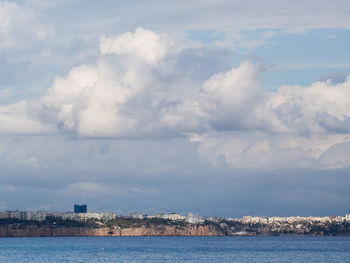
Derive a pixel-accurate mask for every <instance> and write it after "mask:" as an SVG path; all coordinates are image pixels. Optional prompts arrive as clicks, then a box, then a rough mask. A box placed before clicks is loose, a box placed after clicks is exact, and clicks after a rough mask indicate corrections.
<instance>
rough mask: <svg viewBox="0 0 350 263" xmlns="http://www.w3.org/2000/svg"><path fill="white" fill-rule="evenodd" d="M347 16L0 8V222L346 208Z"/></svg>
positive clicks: (212, 8)
mask: <svg viewBox="0 0 350 263" xmlns="http://www.w3.org/2000/svg"><path fill="white" fill-rule="evenodd" d="M349 12H350V5H349V2H348V1H345V0H335V1H332V3H331V4H329V2H328V1H327V2H326V1H323V0H319V1H314V0H309V1H289V0H287V1H261V0H252V1H235V0H234V1H232V0H231V1H228V0H217V1H211V0H206V1H203V0H202V1H197V0H195V1H183V0H179V1H176V2H165V1H157V0H151V1H128V2H125V1H112V0H102V1H92V0H85V1H83V0H70V1H68V0H52V1H43V0H28V1H0V166H1V172H0V212H1V211H7V210H16V209H19V210H25V211H39V210H46V211H58V212H62V211H71V210H72V208H71V205H72V203H87V204H89V208H90V209H91V211H96V212H114V213H116V214H128V213H129V212H136V211H138V212H140V213H144V214H152V213H168V212H177V213H182V214H185V213H187V212H193V213H195V214H198V215H202V216H222V217H240V216H243V215H256V216H293V215H295V216H297V215H299V216H326V215H332V214H335V215H344V214H349V213H350V206H349V203H350V192H349V186H350V176H349V172H350V169H349V165H350V158H349V156H350V62H349V61H350V52H349V46H350V31H349V30H350V16H349Z"/></svg>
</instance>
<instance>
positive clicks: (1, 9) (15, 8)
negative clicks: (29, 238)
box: [0, 1, 53, 52]
mask: <svg viewBox="0 0 350 263" xmlns="http://www.w3.org/2000/svg"><path fill="white" fill-rule="evenodd" d="M23 28H25V29H26V30H23ZM52 36H53V27H52V26H51V25H49V24H45V23H43V22H41V21H38V19H37V15H36V14H35V11H34V10H33V9H31V8H28V7H25V6H20V5H18V4H16V3H14V2H7V1H5V2H1V3H0V52H4V51H8V50H18V49H23V48H24V49H25V48H27V46H29V44H30V43H35V42H37V41H43V40H45V39H47V38H50V37H52Z"/></svg>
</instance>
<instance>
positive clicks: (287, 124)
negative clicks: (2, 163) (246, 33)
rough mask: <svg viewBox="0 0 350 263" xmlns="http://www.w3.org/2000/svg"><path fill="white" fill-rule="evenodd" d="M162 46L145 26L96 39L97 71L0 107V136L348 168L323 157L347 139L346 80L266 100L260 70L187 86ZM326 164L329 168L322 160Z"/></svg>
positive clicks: (92, 67) (242, 163) (93, 67)
mask: <svg viewBox="0 0 350 263" xmlns="http://www.w3.org/2000/svg"><path fill="white" fill-rule="evenodd" d="M168 40H169V39H168V37H167V36H165V35H161V34H157V33H156V32H153V31H150V30H146V29H143V28H137V29H136V30H135V31H134V32H128V33H123V34H121V35H119V36H116V37H114V38H101V40H100V51H101V54H100V55H99V56H98V57H97V59H96V62H95V63H91V64H82V65H79V66H75V67H73V68H71V69H70V70H69V71H68V73H67V74H66V75H63V76H57V77H56V78H55V80H54V82H53V84H52V85H51V86H50V87H49V88H48V90H47V91H46V93H45V95H44V96H42V97H41V99H40V100H38V101H36V102H35V103H33V102H29V101H23V102H20V103H19V104H11V105H7V106H3V107H2V108H1V109H0V110H1V111H0V122H2V124H3V125H2V129H1V130H0V132H2V133H45V132H46V133H48V132H50V131H51V132H52V131H53V130H55V129H56V132H58V133H61V132H63V133H68V134H71V135H73V136H74V137H81V138H84V137H93V138H106V137H108V138H118V139H135V138H138V139H149V138H152V139H154V138H159V137H163V138H176V137H184V136H185V137H186V136H187V137H188V138H189V140H190V141H192V142H193V143H196V144H197V145H198V151H199V154H200V155H201V156H204V157H205V158H207V159H208V160H210V161H211V163H213V164H214V165H224V166H225V165H228V166H230V167H235V168H242V167H243V168H249V167H255V168H258V167H265V168H271V167H284V166H296V167H308V168H309V167H315V165H320V167H323V168H329V167H333V166H337V167H338V166H341V164H343V165H344V167H345V166H346V165H347V163H346V162H344V161H342V159H341V158H340V157H339V158H340V159H339V161H338V162H336V161H335V159H336V156H337V154H338V155H339V156H340V153H341V152H343V150H333V151H332V154H331V153H330V152H329V153H327V151H328V150H329V149H331V148H332V147H333V146H335V145H336V144H339V145H345V146H342V147H346V145H347V144H346V143H347V142H348V141H349V131H350V127H349V124H350V121H349V120H350V114H349V112H350V106H349V103H348V101H349V100H350V93H349V85H350V77H348V78H346V80H345V81H344V82H342V83H337V84H332V83H331V82H330V81H328V80H327V81H317V82H315V83H313V84H312V85H310V86H308V87H303V86H281V87H279V88H278V89H277V91H276V92H270V93H269V92H267V91H265V90H264V89H263V88H262V87H261V85H260V81H259V78H260V75H261V74H262V72H263V70H264V68H263V66H261V65H259V64H253V63H251V62H249V61H242V62H241V63H240V64H239V65H238V66H236V67H232V68H230V69H227V70H225V71H222V72H217V73H214V74H212V73H211V75H210V76H208V77H207V78H203V77H201V78H199V79H198V78H196V77H193V78H192V75H191V74H186V71H187V69H186V68H182V67H181V65H182V64H181V63H178V61H179V60H182V59H183V56H184V52H181V51H180V52H177V51H175V50H172V49H169V45H168V43H169V42H168ZM125 56H126V57H125ZM179 76H185V79H182V78H179ZM326 153H327V154H326ZM327 156H331V157H329V158H330V159H332V160H333V161H332V162H327V161H326V160H327V158H328V157H327ZM331 163H336V165H332V164H331Z"/></svg>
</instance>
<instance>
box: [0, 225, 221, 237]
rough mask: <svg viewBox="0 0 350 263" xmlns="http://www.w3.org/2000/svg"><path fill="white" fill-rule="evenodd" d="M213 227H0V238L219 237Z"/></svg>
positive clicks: (218, 233) (217, 230) (219, 231)
mask: <svg viewBox="0 0 350 263" xmlns="http://www.w3.org/2000/svg"><path fill="white" fill-rule="evenodd" d="M223 234H224V233H223V232H222V231H221V230H219V229H217V228H215V227H214V226H202V225H188V226H184V227H179V226H166V225H159V226H150V227H131V228H123V229H110V228H107V227H103V228H87V227H49V226H41V227H38V226H32V225H29V226H17V225H7V226H0V237H59V236H63V237H68V236H71V237H80V236H221V235H223Z"/></svg>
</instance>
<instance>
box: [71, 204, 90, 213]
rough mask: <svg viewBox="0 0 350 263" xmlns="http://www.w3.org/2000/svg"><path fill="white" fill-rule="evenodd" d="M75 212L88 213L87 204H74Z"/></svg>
mask: <svg viewBox="0 0 350 263" xmlns="http://www.w3.org/2000/svg"><path fill="white" fill-rule="evenodd" d="M74 213H87V205H74Z"/></svg>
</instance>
